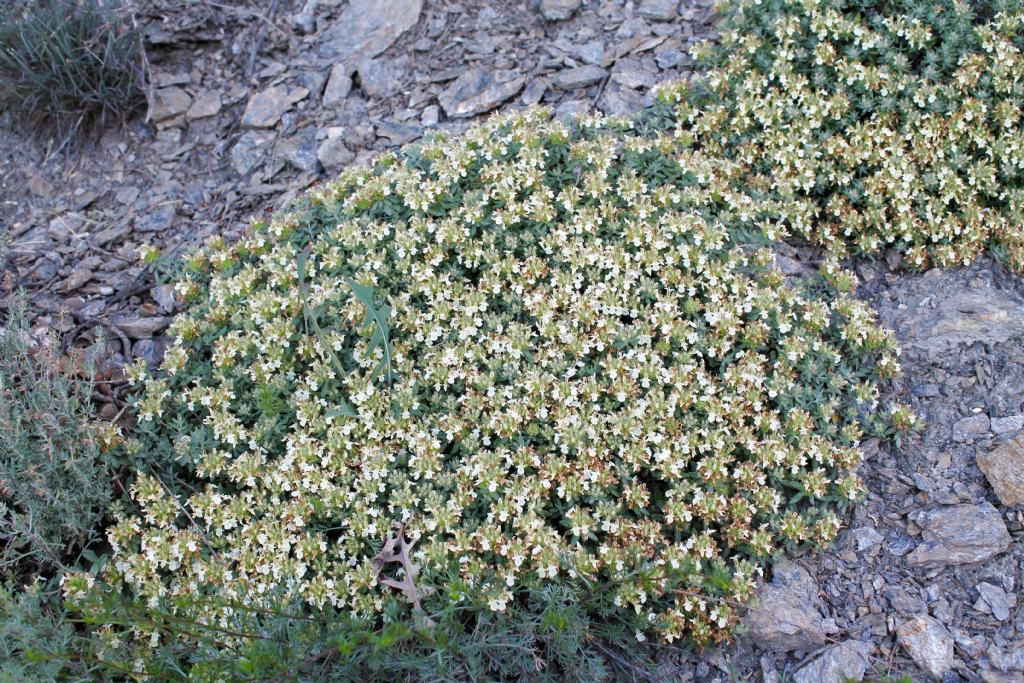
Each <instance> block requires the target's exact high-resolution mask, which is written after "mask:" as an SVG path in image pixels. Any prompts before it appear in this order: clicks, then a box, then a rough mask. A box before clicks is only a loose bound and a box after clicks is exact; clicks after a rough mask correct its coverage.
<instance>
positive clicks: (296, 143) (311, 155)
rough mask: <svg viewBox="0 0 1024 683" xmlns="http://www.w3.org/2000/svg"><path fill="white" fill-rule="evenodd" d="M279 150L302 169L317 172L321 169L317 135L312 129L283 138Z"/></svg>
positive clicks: (293, 164) (278, 146)
mask: <svg viewBox="0 0 1024 683" xmlns="http://www.w3.org/2000/svg"><path fill="white" fill-rule="evenodd" d="M277 152H278V154H280V155H281V156H283V157H284V158H285V159H287V160H288V163H290V164H291V165H292V166H294V167H295V168H297V169H299V170H300V171H305V172H306V173H316V172H317V171H318V170H319V166H318V161H317V144H316V135H315V134H314V133H313V132H312V131H310V132H307V133H305V134H299V135H295V136H293V137H291V138H288V139H287V140H282V141H281V142H280V143H278V145H277Z"/></svg>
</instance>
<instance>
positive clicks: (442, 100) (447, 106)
mask: <svg viewBox="0 0 1024 683" xmlns="http://www.w3.org/2000/svg"><path fill="white" fill-rule="evenodd" d="M523 83H525V79H524V78H523V77H522V76H520V74H519V73H518V72H516V71H509V70H504V69H499V70H497V71H491V70H488V69H485V68H483V67H479V66H477V67H473V68H471V69H468V70H466V71H464V72H463V73H462V75H461V76H459V77H458V78H456V79H455V81H453V82H452V84H451V85H449V86H448V88H447V89H446V90H445V91H444V92H443V93H441V94H440V95H439V96H438V98H437V101H438V103H439V104H440V105H441V108H442V109H444V113H445V114H446V115H447V116H448V118H451V119H458V118H465V117H467V116H474V115H476V114H482V113H483V112H486V111H490V110H491V109H494V108H495V107H497V106H498V105H499V104H501V103H502V102H504V101H505V100H507V99H510V98H512V97H514V96H515V95H516V94H517V93H518V92H519V91H520V90H522V88H523Z"/></svg>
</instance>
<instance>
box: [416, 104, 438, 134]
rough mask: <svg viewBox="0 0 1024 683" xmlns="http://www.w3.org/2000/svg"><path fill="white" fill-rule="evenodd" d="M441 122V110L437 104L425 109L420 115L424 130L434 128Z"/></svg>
mask: <svg viewBox="0 0 1024 683" xmlns="http://www.w3.org/2000/svg"><path fill="white" fill-rule="evenodd" d="M440 120H441V108H440V107H438V106H437V105H436V104H431V105H430V106H428V107H424V108H423V112H422V113H421V114H420V125H421V126H423V127H424V128H433V127H434V126H436V125H437V122H438V121H440Z"/></svg>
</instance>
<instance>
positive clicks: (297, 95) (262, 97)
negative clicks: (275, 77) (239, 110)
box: [242, 85, 309, 128]
mask: <svg viewBox="0 0 1024 683" xmlns="http://www.w3.org/2000/svg"><path fill="white" fill-rule="evenodd" d="M308 95H309V90H307V89H306V88H302V87H297V86H292V87H289V86H286V85H275V86H273V87H270V88H267V89H266V90H264V91H263V92H261V93H257V94H256V95H253V96H252V97H251V98H249V104H247V105H246V107H245V112H244V113H243V114H242V125H243V126H245V127H246V128H272V127H273V126H276V125H277V122H278V121H280V120H281V117H282V116H283V115H284V113H285V112H286V111H288V110H289V109H291V108H292V105H294V104H295V103H296V102H299V101H301V100H304V99H305V98H306V96H308Z"/></svg>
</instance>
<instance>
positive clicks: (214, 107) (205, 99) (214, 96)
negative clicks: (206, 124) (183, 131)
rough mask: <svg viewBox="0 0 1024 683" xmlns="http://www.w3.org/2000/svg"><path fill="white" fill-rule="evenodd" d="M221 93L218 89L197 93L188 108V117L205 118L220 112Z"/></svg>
mask: <svg viewBox="0 0 1024 683" xmlns="http://www.w3.org/2000/svg"><path fill="white" fill-rule="evenodd" d="M220 97H221V93H220V91H219V90H205V91H203V92H201V93H199V94H198V95H197V96H196V98H195V99H194V100H193V101H192V106H191V107H189V108H188V118H190V119H193V120H194V119H205V118H209V117H211V116H216V115H217V114H219V113H220V108H221V101H220Z"/></svg>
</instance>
